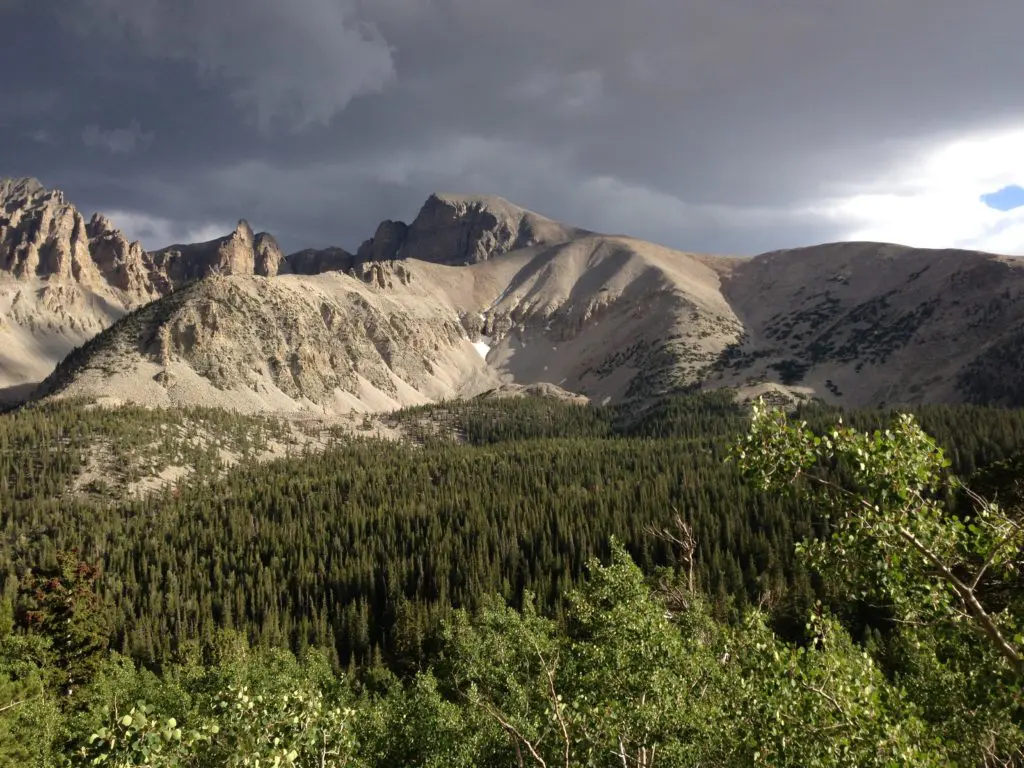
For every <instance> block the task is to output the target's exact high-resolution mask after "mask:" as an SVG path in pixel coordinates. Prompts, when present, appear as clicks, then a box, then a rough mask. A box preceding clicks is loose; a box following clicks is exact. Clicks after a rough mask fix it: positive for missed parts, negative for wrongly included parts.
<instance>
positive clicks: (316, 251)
mask: <svg viewBox="0 0 1024 768" xmlns="http://www.w3.org/2000/svg"><path fill="white" fill-rule="evenodd" d="M357 263H358V260H357V258H356V256H355V255H353V254H351V253H349V252H348V251H346V250H345V249H344V248H307V249H306V250H304V251H297V252H296V253H291V254H289V255H288V257H287V258H286V259H285V264H284V265H282V270H281V271H282V272H291V273H292V274H295V275H319V274H321V273H323V272H347V271H348V270H350V269H352V268H353V267H354V266H355V265H356V264H357Z"/></svg>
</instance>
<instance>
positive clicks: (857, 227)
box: [821, 130, 1024, 256]
mask: <svg viewBox="0 0 1024 768" xmlns="http://www.w3.org/2000/svg"><path fill="white" fill-rule="evenodd" d="M1014 184H1020V185H1024V130H1017V131H1010V132H1005V133H999V134H989V135H981V136H974V137H970V138H967V139H961V140H958V141H955V142H952V143H947V144H945V145H942V146H939V147H936V148H935V149H934V150H933V151H932V152H931V153H930V154H928V155H926V156H924V157H922V158H921V159H920V160H918V161H917V162H915V163H912V164H908V165H907V166H906V167H904V168H902V169H899V170H898V171H897V172H896V173H894V174H893V175H892V176H891V177H889V178H886V179H884V180H881V181H880V182H879V183H878V184H876V185H874V186H875V188H874V189H872V190H868V191H865V192H862V193H860V194H855V195H851V196H849V197H845V198H841V199H838V200H834V201H830V202H829V203H828V204H826V205H825V206H823V207H822V208H821V213H822V214H823V215H824V216H827V217H829V218H831V219H834V220H836V221H837V223H839V224H841V225H842V226H844V227H845V228H846V231H844V233H843V238H844V239H848V240H884V241H892V242H897V243H903V244H906V245H912V246H916V247H924V248H971V249H977V250H983V251H992V252H995V253H1003V254H1009V255H1021V256H1024V208H1016V209H1013V210H1010V211H997V210H995V209H993V208H990V207H988V206H987V205H986V204H985V203H984V202H982V200H981V196H982V195H984V194H987V193H990V192H996V191H998V190H1000V189H1002V188H1003V187H1007V186H1011V185H1014Z"/></svg>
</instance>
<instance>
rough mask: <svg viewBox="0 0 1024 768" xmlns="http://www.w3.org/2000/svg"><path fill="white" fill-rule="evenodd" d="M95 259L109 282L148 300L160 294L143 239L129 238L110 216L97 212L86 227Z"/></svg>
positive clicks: (115, 286)
mask: <svg viewBox="0 0 1024 768" xmlns="http://www.w3.org/2000/svg"><path fill="white" fill-rule="evenodd" d="M85 231H86V234H87V235H88V238H89V251H90V253H91V254H92V259H93V262H94V263H95V264H96V267H97V269H99V271H100V274H102V275H103V279H104V280H106V282H107V283H108V284H109V285H111V286H113V287H114V288H117V289H119V290H122V291H125V292H126V293H128V294H130V295H132V296H137V297H138V298H139V300H140V301H148V300H151V299H154V298H156V297H157V296H159V295H160V292H159V290H158V287H157V286H158V282H155V281H154V268H153V260H152V258H150V255H149V254H148V253H146V251H144V250H143V248H142V243H140V242H138V241H137V240H136V241H131V242H130V241H129V240H128V239H127V238H126V237H125V236H124V235H123V234H121V232H120V230H118V229H116V228H115V227H114V225H113V224H112V223H111V221H110V219H108V218H107V217H106V216H101V215H100V214H98V213H97V214H94V215H93V217H92V219H90V221H89V223H88V224H87V225H86V227H85Z"/></svg>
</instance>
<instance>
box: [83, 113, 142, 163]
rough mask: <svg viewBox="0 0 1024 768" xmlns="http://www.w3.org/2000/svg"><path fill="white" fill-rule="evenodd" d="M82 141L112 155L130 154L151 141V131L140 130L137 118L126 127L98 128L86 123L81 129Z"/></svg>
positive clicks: (139, 150)
mask: <svg viewBox="0 0 1024 768" xmlns="http://www.w3.org/2000/svg"><path fill="white" fill-rule="evenodd" d="M82 143H84V144H85V146H87V147H90V148H91V149H103V150H106V151H107V152H110V153H111V154H112V155H131V154H134V153H135V152H142V151H143V150H145V149H146V148H148V147H149V145H150V144H152V143H153V133H152V132H149V133H146V132H144V131H143V130H142V126H141V125H139V121H138V120H132V122H131V123H130V124H129V125H128V126H127V127H126V128H100V127H99V126H98V125H87V126H86V127H85V129H84V130H83V131H82Z"/></svg>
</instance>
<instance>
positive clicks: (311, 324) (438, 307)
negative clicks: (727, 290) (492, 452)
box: [43, 235, 742, 413]
mask: <svg viewBox="0 0 1024 768" xmlns="http://www.w3.org/2000/svg"><path fill="white" fill-rule="evenodd" d="M728 263H729V262H728V260H719V261H716V260H710V259H707V258H702V257H698V256H694V255H692V254H684V253H680V252H676V251H671V250H669V249H666V248H661V247H659V246H655V245H652V244H650V243H644V242H641V241H636V240H630V239H628V238H619V237H604V236H597V235H587V236H584V237H580V238H578V239H576V240H572V241H570V242H567V243H562V244H558V245H551V246H543V245H534V246H530V247H527V248H519V249H515V250H513V251H509V252H507V253H505V254H503V255H500V256H495V257H492V258H489V259H487V260H482V261H477V262H474V263H471V264H468V265H465V266H457V267H456V266H449V265H445V264H437V263H433V262H430V261H422V260H418V259H413V258H409V259H405V260H393V261H386V262H370V263H365V264H357V265H356V266H355V267H352V268H350V269H349V270H348V271H345V272H339V271H333V272H326V273H323V274H321V275H282V276H278V277H276V278H274V279H272V280H261V279H258V278H252V277H239V278H237V279H236V278H230V279H228V280H227V281H225V280H224V279H216V280H214V279H209V280H205V281H202V282H200V283H196V284H195V285H193V286H190V287H189V288H187V289H183V290H181V291H177V292H175V293H174V294H172V295H171V296H168V297H166V298H164V299H161V300H159V301H157V302H155V303H153V304H152V305H150V306H148V307H146V308H145V309H144V310H143V311H141V312H139V313H137V314H136V315H133V316H132V317H131V318H126V319H125V320H123V321H121V322H119V323H117V324H116V325H115V326H114V327H113V328H111V329H110V331H108V332H107V333H104V334H102V335H101V336H100V337H98V338H97V339H96V340H95V341H94V342H93V343H90V344H89V345H87V346H86V348H84V349H83V350H81V351H80V352H78V353H76V354H74V355H72V356H70V357H69V358H68V359H67V360H65V361H64V362H63V363H62V364H61V365H60V367H59V368H58V369H57V371H56V372H55V373H54V375H53V376H52V377H51V378H50V379H49V380H47V382H46V383H45V384H44V388H43V391H44V392H46V393H51V392H60V393H62V394H65V395H71V394H78V395H85V396H90V397H107V396H110V397H114V398H116V399H141V400H143V401H145V402H153V403H167V402H171V403H214V402H216V403H220V404H223V405H232V406H233V407H237V408H239V409H243V410H294V409H296V408H300V407H305V408H308V409H311V410H314V411H318V412H328V413H337V412H344V411H348V410H350V409H352V408H356V409H358V410H381V409H386V408H391V407H395V406H396V405H411V404H417V403H423V402H428V401H430V400H436V399H438V398H440V397H452V396H458V395H471V394H476V393H479V392H483V391H485V390H489V389H494V388H495V387H498V386H499V385H501V384H525V385H529V384H535V383H549V384H553V385H557V386H558V387H560V388H562V389H565V390H568V391H569V392H575V393H581V394H584V395H586V396H587V397H589V398H591V399H592V400H594V401H597V402H618V401H621V400H623V399H626V398H628V397H633V396H642V395H650V394H657V393H660V392H665V391H669V390H671V389H673V388H675V387H678V386H684V385H694V384H697V383H699V381H700V376H701V371H702V370H703V369H704V368H706V367H707V366H708V365H710V364H711V363H713V362H714V361H715V360H716V359H717V357H718V355H719V354H720V352H721V350H722V349H724V348H725V347H726V346H727V345H728V344H730V343H735V342H737V341H738V340H739V338H740V334H741V332H742V327H741V325H740V323H739V321H738V320H737V319H736V317H735V315H734V314H733V313H732V311H731V309H730V308H729V306H728V304H727V303H726V302H725V301H724V300H723V298H722V295H721V292H720V290H719V280H720V278H719V272H718V271H716V267H717V268H719V269H722V268H724V267H726V266H727V265H728ZM485 357H486V361H487V362H486V363H485V362H484V358H485Z"/></svg>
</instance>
